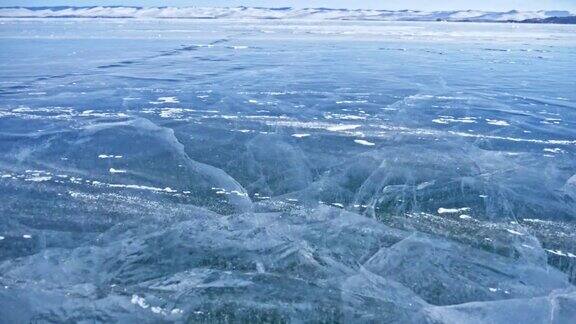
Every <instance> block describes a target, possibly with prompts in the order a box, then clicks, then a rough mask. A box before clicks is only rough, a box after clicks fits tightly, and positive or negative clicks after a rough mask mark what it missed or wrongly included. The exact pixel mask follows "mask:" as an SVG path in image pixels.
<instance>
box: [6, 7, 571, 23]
mask: <svg viewBox="0 0 576 324" xmlns="http://www.w3.org/2000/svg"><path fill="white" fill-rule="evenodd" d="M569 16H574V13H571V12H569V11H516V10H512V11H508V12H487V11H478V10H457V11H414V10H401V11H390V10H370V9H356V10H352V9H328V8H304V9H297V8H251V7H149V8H145V7H3V8H2V7H0V17H3V18H164V19H178V18H179V19H309V20H366V21H470V22H522V21H525V20H543V19H547V18H553V17H569Z"/></svg>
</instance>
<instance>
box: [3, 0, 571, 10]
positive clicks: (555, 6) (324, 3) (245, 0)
mask: <svg viewBox="0 0 576 324" xmlns="http://www.w3.org/2000/svg"><path fill="white" fill-rule="evenodd" d="M56 5H62V6H95V5H123V6H144V7H146V6H148V7H153V6H218V7H221V6H241V5H244V6H262V7H328V8H372V9H390V10H401V9H417V10H456V9H459V10H461V9H479V10H493V11H507V10H512V9H517V10H540V9H545V10H571V11H573V12H576V0H379V1H378V0H308V1H305V0H227V1H226V0H163V1H161V0H77V1H71V0H0V6H56Z"/></svg>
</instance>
